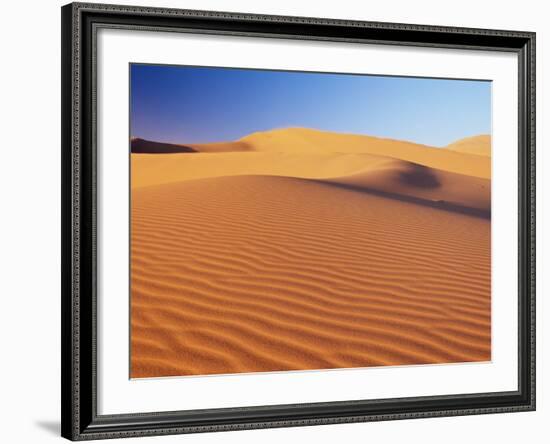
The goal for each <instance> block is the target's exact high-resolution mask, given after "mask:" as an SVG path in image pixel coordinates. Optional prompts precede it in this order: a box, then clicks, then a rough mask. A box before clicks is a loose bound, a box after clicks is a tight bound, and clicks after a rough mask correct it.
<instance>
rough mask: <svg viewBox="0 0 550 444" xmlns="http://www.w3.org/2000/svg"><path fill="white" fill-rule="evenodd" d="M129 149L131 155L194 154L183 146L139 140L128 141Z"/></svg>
mask: <svg viewBox="0 0 550 444" xmlns="http://www.w3.org/2000/svg"><path fill="white" fill-rule="evenodd" d="M130 149H131V151H132V153H141V154H169V153H194V152H196V151H195V150H194V149H193V148H191V147H189V146H185V145H175V144H173V143H162V142H153V141H151V140H145V139H140V138H133V139H131V140H130Z"/></svg>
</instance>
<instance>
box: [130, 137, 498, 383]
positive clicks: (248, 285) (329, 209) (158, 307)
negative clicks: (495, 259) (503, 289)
mask: <svg viewBox="0 0 550 444" xmlns="http://www.w3.org/2000/svg"><path fill="white" fill-rule="evenodd" d="M155 143H156V145H155V144H151V145H150V148H149V146H148V145H147V141H140V144H139V146H140V150H141V151H140V153H137V152H134V153H132V155H131V157H132V159H131V161H132V193H131V208H132V209H131V216H132V225H131V230H132V231H131V377H133V378H143V377H158V376H176V375H179V376H185V375H206V374H227V373H242V372H264V371H283V370H311V369H327V368H350V367H368V366H380V365H407V364H435V363H454V362H472V361H488V360H490V359H491V257H490V252H491V245H490V242H491V222H490V218H491V204H490V203H491V158H490V153H491V140H490V137H489V136H478V137H475V138H468V139H464V140H462V141H457V142H456V143H453V144H451V145H449V146H447V147H445V148H435V147H428V146H425V145H418V144H414V143H410V142H404V141H396V140H390V139H380V138H375V137H369V136H358V135H348V134H336V133H329V132H323V131H317V130H311V129H303V128H288V129H280V130H273V131H266V132H263V133H254V134H251V135H249V136H247V137H244V138H243V139H241V140H238V141H235V142H227V143H219V144H207V145H196V144H194V145H193V144H191V145H187V144H186V145H173V144H164V145H168V146H167V147H166V151H163V148H162V146H161V145H163V144H159V143H157V142H155ZM174 146H180V147H183V148H185V149H186V151H185V152H178V151H177V149H175V148H174ZM187 149H188V150H187Z"/></svg>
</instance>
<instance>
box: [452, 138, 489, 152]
mask: <svg viewBox="0 0 550 444" xmlns="http://www.w3.org/2000/svg"><path fill="white" fill-rule="evenodd" d="M446 148H447V149H448V150H452V151H458V152H460V153H467V154H477V155H478V156H488V157H490V156H491V136H489V135H488V134H486V135H481V136H473V137H466V138H465V139H461V140H457V141H456V142H454V143H451V144H450V145H447V147H446Z"/></svg>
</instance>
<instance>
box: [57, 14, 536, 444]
mask: <svg viewBox="0 0 550 444" xmlns="http://www.w3.org/2000/svg"><path fill="white" fill-rule="evenodd" d="M61 13H62V109H63V111H62V144H63V146H62V163H63V164H62V208H63V214H62V223H63V226H62V238H63V239H62V257H63V263H62V403H63V405H62V435H63V436H64V437H66V438H68V439H71V440H84V439H101V438H117V437H133V436H145V435H163V434H176V433H193V432H207V431H223V430H237V429H252V428H268V427H287V426H303V425H316V424H333V423H343V422H361V421H378V420H391V419H404V418H426V417H433V416H454V415H472V414H484V413H500V412H516V411H526V410H534V408H535V35H534V33H530V32H518V31H502V30H487V29H466V28H447V27H439V26H425V25H408V24H407V25H405V24H395V23H373V22H360V21H352V20H332V19H322V18H304V17H281V16H263V15H251V14H235V13H225V12H210V11H190V10H175V9H160V8H145V7H131V6H116V5H101V4H84V3H83V4H79V3H73V4H69V5H67V6H64V7H63V8H62V11H61ZM426 21H429V17H427V18H426Z"/></svg>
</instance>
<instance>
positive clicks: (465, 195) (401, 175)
mask: <svg viewBox="0 0 550 444" xmlns="http://www.w3.org/2000/svg"><path fill="white" fill-rule="evenodd" d="M327 182H330V183H334V184H339V185H343V186H345V187H347V188H349V189H355V190H361V191H365V192H377V193H378V194H383V195H386V196H387V197H389V198H401V199H403V198H407V197H408V198H412V199H408V200H409V201H414V202H416V203H419V204H424V205H431V206H439V207H440V208H442V209H448V210H455V211H461V212H467V213H469V214H476V215H479V216H483V217H490V215H491V181H490V180H487V179H480V178H478V177H470V176H466V175H463V174H456V173H450V172H448V171H441V170H437V169H434V168H428V167H425V166H422V165H418V164H415V163H412V162H404V161H402V160H394V161H389V162H387V163H386V164H382V165H379V166H378V167H377V168H369V169H367V171H365V172H361V173H359V174H353V175H349V176H344V177H338V178H331V179H328V180H327ZM470 210H471V211H470Z"/></svg>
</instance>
